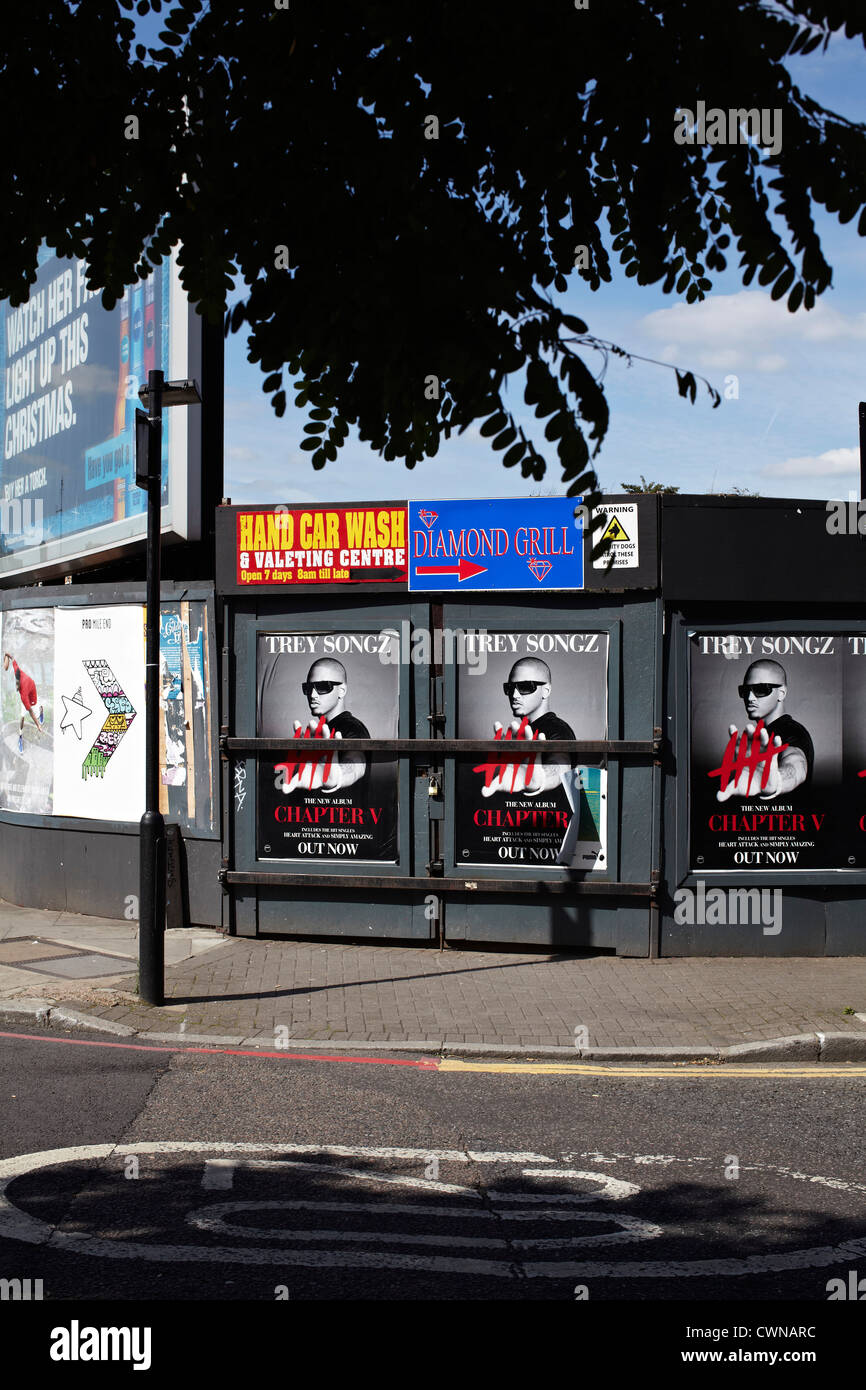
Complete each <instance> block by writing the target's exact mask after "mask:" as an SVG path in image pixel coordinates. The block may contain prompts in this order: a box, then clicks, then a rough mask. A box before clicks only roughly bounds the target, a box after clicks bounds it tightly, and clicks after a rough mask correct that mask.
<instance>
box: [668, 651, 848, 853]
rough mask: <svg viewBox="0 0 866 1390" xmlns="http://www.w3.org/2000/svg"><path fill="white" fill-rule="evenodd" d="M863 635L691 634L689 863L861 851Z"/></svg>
mask: <svg viewBox="0 0 866 1390" xmlns="http://www.w3.org/2000/svg"><path fill="white" fill-rule="evenodd" d="M863 643H864V639H863V638H862V637H857V636H854V635H852V634H845V633H833V632H821V633H816V632H811V633H810V632H802V631H797V630H796V629H795V628H793V627H792V628H791V629H790V630H789V631H785V632H771V633H769V632H761V631H760V630H758V631H755V630H749V631H739V632H735V633H729V634H718V633H712V634H708V633H701V632H694V633H692V634H691V635H690V667H691V863H692V866H693V868H694V869H696V870H702V869H737V870H740V869H747V870H763V869H774V868H785V869H794V870H803V869H806V870H808V869H812V870H815V869H840V868H850V867H853V866H854V865H855V864H860V865H863V864H864V863H866V858H864V853H863V847H862V846H859V847H858V846H857V845H856V835H855V830H856V820H857V806H858V798H859V801H860V802H862V801H863V800H864V798H863V795H862V790H861V789H862V782H861V783H860V786H859V787H858V785H857V784H858V780H859V779H858V777H857V768H856V766H855V763H856V761H857V759H858V757H860V756H861V753H860V751H859V750H861V749H862V751H863V752H866V745H864V738H863V733H862V729H861V726H862V724H863V709H864V701H863V696H864V694H866V690H864V684H863V682H864V667H863V665H862V663H863V661H864V658H863V657H862V656H861V655H860V654H859V650H860V647H862V645H863ZM863 766H866V763H864V764H863ZM858 848H859V858H858V857H857V851H858Z"/></svg>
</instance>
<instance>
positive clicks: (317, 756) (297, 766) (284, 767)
mask: <svg viewBox="0 0 866 1390" xmlns="http://www.w3.org/2000/svg"><path fill="white" fill-rule="evenodd" d="M326 722H327V719H326V716H325V715H324V714H322V715H320V716H319V722H318V724H317V725H316V727H315V730H314V731H313V732H312V733H310V730H309V728H306V729H296V730H295V738H326V737H328V738H334V736H335V735H334V731H333V729H332V730H331V732H330V734H327V735H326V734H325V732H324V726H325V724H326ZM333 757H334V755H333V753H307V754H305V755H304V756H303V757H302V758H300V759H299V760H298V761H297V762H291V763H288V762H287V763H277V764H276V765H275V766H274V772H283V773H284V775H285V779H286V785H288V783H289V782H290V781H291V779H292V778H293V777H294V775H295V772H296V771H297V773H298V776H299V777H303V775H304V769H305V768H306V766H307V764H308V763H309V767H310V782H309V785H310V787H312V785H313V773H314V772H315V769H316V764H317V763H319V762H321V760H322V759H323V758H324V760H325V765H324V771H323V773H322V779H323V781H327V778H328V776H329V774H330V771H331V762H332V761H333Z"/></svg>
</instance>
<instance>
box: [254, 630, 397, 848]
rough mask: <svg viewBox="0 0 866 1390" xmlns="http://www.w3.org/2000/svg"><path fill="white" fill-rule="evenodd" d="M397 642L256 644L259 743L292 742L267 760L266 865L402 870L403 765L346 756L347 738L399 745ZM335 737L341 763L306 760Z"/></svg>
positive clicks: (261, 784)
mask: <svg viewBox="0 0 866 1390" xmlns="http://www.w3.org/2000/svg"><path fill="white" fill-rule="evenodd" d="M399 644H400V639H399V637H398V636H397V634H396V633H380V632H375V633H373V632H351V631H349V630H347V631H344V632H328V633H320V632H319V633H315V632H265V633H260V634H259V637H258V652H257V663H256V664H257V671H256V687H257V718H256V733H257V735H258V736H259V737H260V738H281V737H282V736H285V738H286V749H285V753H284V754H280V755H278V756H276V757H274V756H273V755H271V757H270V758H264V757H263V758H261V759H260V761H259V770H258V818H257V836H256V839H257V854H258V857H259V858H260V859H292V860H303V861H305V862H306V863H308V864H324V863H327V862H328V861H331V862H335V861H338V860H343V861H345V860H350V861H354V862H357V861H359V860H361V861H366V862H370V861H375V862H378V863H389V864H396V863H397V861H398V844H397V794H398V788H397V760H396V759H395V758H388V757H382V756H378V755H373V754H366V753H341V752H340V751H339V749H340V740H341V739H343V738H396V737H397V730H398V725H399V699H400V686H399V670H400V668H399ZM310 737H316V738H332V739H333V740H334V752H333V754H332V753H330V751H328V752H316V753H311V752H309V751H306V752H305V751H304V740H305V739H306V738H310Z"/></svg>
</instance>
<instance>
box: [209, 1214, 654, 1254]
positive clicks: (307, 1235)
mask: <svg viewBox="0 0 866 1390" xmlns="http://www.w3.org/2000/svg"><path fill="white" fill-rule="evenodd" d="M294 1205H295V1204H294V1203H292V1202H220V1203H219V1204H217V1205H214V1206H210V1207H201V1208H200V1209H199V1210H198V1211H191V1212H189V1214H188V1215H187V1217H186V1221H187V1222H188V1223H189V1225H191V1226H194V1227H195V1228H196V1229H197V1230H200V1231H209V1232H211V1233H212V1234H214V1235H218V1236H228V1237H229V1238H232V1237H234V1238H238V1239H246V1240H249V1239H250V1238H255V1239H256V1240H348V1241H369V1242H370V1243H372V1244H382V1245H387V1244H392V1243H393V1244H395V1245H445V1246H458V1245H463V1246H470V1247H471V1246H488V1247H496V1248H497V1249H500V1250H502V1251H507V1250H508V1248H509V1246H513V1247H514V1248H516V1249H523V1250H530V1249H532V1250H538V1249H549V1250H565V1249H572V1248H574V1247H575V1246H586V1245H621V1244H623V1243H624V1242H629V1243H630V1242H632V1241H636V1240H652V1239H654V1238H655V1237H656V1236H660V1235H663V1231H662V1228H661V1226H656V1225H654V1224H653V1223H652V1222H650V1221H641V1220H639V1219H638V1217H636V1216H625V1215H624V1214H623V1215H620V1214H617V1215H615V1216H608V1215H607V1213H605V1214H604V1216H602V1213H601V1212H596V1211H576V1212H573V1213H571V1219H572V1220H573V1221H593V1222H595V1223H598V1222H599V1221H600V1220H605V1221H608V1220H610V1221H614V1222H616V1224H617V1225H618V1226H619V1228H620V1229H619V1230H618V1231H613V1232H610V1231H606V1232H602V1233H601V1234H598V1233H596V1234H595V1235H591V1236H566V1237H562V1238H555V1239H546V1238H545V1239H534V1238H531V1237H530V1238H529V1239H526V1240H516V1239H515V1240H512V1239H510V1238H508V1239H506V1238H505V1237H501V1238H499V1239H496V1238H488V1237H486V1236H452V1235H447V1236H432V1235H426V1234H425V1233H423V1232H420V1233H415V1234H408V1235H407V1234H403V1233H399V1234H398V1233H396V1232H394V1233H392V1232H389V1231H345V1230H344V1231H319V1230H316V1231H314V1230H309V1229H307V1230H299V1231H297V1230H296V1231H287V1230H285V1229H284V1228H281V1227H276V1228H272V1229H271V1230H264V1229H262V1228H261V1227H258V1226H239V1225H237V1224H234V1223H232V1222H230V1221H226V1220H225V1218H226V1216H231V1215H233V1214H234V1213H235V1212H253V1211H285V1210H287V1209H294ZM308 1205H309V1206H310V1207H313V1208H315V1206H316V1205H317V1204H315V1203H312V1202H310V1203H308ZM330 1205H331V1209H332V1210H333V1209H334V1208H336V1209H338V1210H339V1208H340V1203H332V1204H330ZM377 1210H378V1212H379V1214H380V1215H383V1214H384V1215H386V1216H388V1215H390V1213H391V1211H392V1208H391V1207H390V1205H389V1206H384V1205H380V1206H379V1207H378V1208H377ZM416 1210H417V1211H418V1212H421V1213H423V1214H425V1215H426V1214H427V1209H426V1208H425V1207H417V1208H416ZM442 1210H443V1209H442V1208H440V1211H442ZM483 1210H484V1209H483V1208H481V1211H483ZM481 1211H479V1213H477V1214H479V1215H480V1214H481ZM447 1214H448V1215H450V1216H459V1217H462V1218H463V1219H464V1220H465V1219H466V1217H467V1215H468V1216H469V1217H470V1219H471V1218H474V1216H475V1215H476V1213H475V1212H468V1213H467V1211H466V1208H465V1207H453V1208H451V1209H450V1211H448V1213H447ZM484 1214H485V1215H488V1214H489V1213H486V1212H485V1213H484ZM533 1215H535V1213H533Z"/></svg>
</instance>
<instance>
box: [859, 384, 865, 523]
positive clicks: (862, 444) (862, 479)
mask: <svg viewBox="0 0 866 1390" xmlns="http://www.w3.org/2000/svg"><path fill="white" fill-rule="evenodd" d="M864 497H866V401H861V402H860V499H861V501H862V499H863V498H864Z"/></svg>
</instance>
